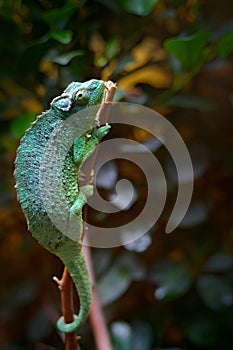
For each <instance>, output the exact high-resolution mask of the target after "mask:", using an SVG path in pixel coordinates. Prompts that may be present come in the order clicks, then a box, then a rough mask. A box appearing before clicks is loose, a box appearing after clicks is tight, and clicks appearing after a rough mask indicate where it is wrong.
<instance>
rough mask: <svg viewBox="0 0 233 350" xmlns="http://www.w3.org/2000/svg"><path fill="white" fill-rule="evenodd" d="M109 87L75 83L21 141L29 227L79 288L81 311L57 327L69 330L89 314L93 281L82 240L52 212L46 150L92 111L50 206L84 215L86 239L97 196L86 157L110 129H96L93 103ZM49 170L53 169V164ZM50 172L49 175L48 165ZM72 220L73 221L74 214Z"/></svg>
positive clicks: (20, 171) (22, 197)
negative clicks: (86, 179) (89, 207)
mask: <svg viewBox="0 0 233 350" xmlns="http://www.w3.org/2000/svg"><path fill="white" fill-rule="evenodd" d="M104 89H105V85H104V82H103V81H102V80H94V79H93V80H90V81H87V82H85V83H79V82H73V83H71V84H70V85H69V86H68V87H67V88H66V89H65V91H64V92H63V93H62V94H61V96H58V97H56V98H54V99H53V101H52V102H51V108H50V109H49V110H48V111H46V112H44V113H42V114H41V115H40V116H38V117H37V119H36V121H35V122H34V123H33V124H32V125H31V127H30V128H29V129H28V130H27V131H26V134H25V136H24V137H23V138H22V140H21V142H20V146H19V148H18V151H17V157H16V162H15V178H16V189H17V195H18V200H19V202H20V203H21V206H22V209H23V212H24V214H25V216H26V219H27V223H28V228H29V230H30V231H31V233H32V235H33V236H34V238H36V239H37V240H38V242H39V243H40V244H41V245H42V246H44V247H45V248H46V249H48V250H49V251H50V252H52V253H54V254H56V255H57V256H58V257H59V258H60V259H61V260H62V261H63V263H64V264H65V266H66V267H67V268H68V270H69V272H70V275H71V277H72V279H73V281H74V283H75V286H76V288H77V291H78V295H79V299H80V309H79V313H78V315H74V322H72V323H69V324H66V323H65V322H64V318H63V317H61V318H60V319H59V320H58V322H57V327H58V328H59V329H60V330H61V331H63V332H67V333H69V332H73V331H74V330H75V329H77V328H78V327H79V325H80V324H81V323H82V322H84V320H85V319H86V318H87V316H88V314H89V310H90V305H91V285H90V281H89V276H88V272H87V268H86V264H85V260H84V257H83V255H82V251H81V250H82V245H81V242H80V240H79V241H78V242H77V241H75V240H73V239H70V238H69V237H68V236H69V235H66V234H64V232H63V233H62V232H61V231H60V230H59V229H58V228H57V226H56V225H55V224H54V223H53V222H52V220H51V216H50V215H48V212H47V210H46V209H47V208H46V206H45V204H44V203H45V201H44V198H43V196H42V194H41V187H40V186H41V184H40V171H41V164H42V163H43V164H46V163H45V162H44V159H43V154H44V153H45V151H46V145H47V144H48V140H49V139H51V135H53V134H54V133H55V131H56V130H57V129H59V127H61V126H62V125H63V124H64V122H65V121H66V120H67V118H68V117H71V116H72V118H75V120H76V124H75V125H76V126H77V128H80V130H82V128H81V126H82V123H83V122H84V121H85V116H86V115H90V114H91V116H90V118H89V119H88V120H87V121H86V123H88V125H89V124H90V127H89V130H88V132H85V133H84V134H82V135H81V134H78V135H81V136H78V137H77V138H76V139H74V142H72V143H73V144H71V147H70V149H69V150H68V152H67V153H66V156H65V159H64V162H63V167H62V169H61V177H62V187H63V190H64V196H62V195H61V197H60V194H59V192H58V193H57V195H56V189H55V195H54V197H52V200H50V208H53V206H52V205H53V203H51V201H52V202H53V200H54V201H55V202H54V206H55V205H56V203H59V202H63V201H65V202H66V203H67V204H68V208H69V210H68V216H69V217H72V216H77V218H79V223H80V224H78V225H77V237H81V235H82V208H83V206H84V204H85V203H86V201H87V197H88V196H90V195H91V194H92V192H93V186H92V185H86V186H83V189H82V188H80V187H79V184H78V175H79V172H80V166H81V165H82V163H83V162H84V160H86V159H87V158H88V157H89V156H90V154H91V153H92V152H93V151H94V149H95V147H96V146H97V144H98V143H99V142H100V140H101V139H102V137H104V136H105V135H106V134H107V133H108V131H109V129H110V126H109V125H104V126H102V127H99V128H97V127H95V126H94V120H95V117H96V113H94V115H92V114H93V107H92V106H96V107H98V108H99V104H100V103H101V102H102V100H103V96H104ZM90 111H91V112H90ZM97 111H98V109H97V110H96V112H97ZM77 112H78V113H77ZM82 118H84V119H82ZM84 130H87V129H84ZM67 135H68V136H67ZM67 135H66V136H65V137H66V138H69V133H68V134H67ZM72 135H73V134H72ZM64 141H65V140H64ZM71 141H72V140H71ZM52 145H53V144H52ZM56 147H58V146H56ZM53 164H55V165H54V166H55V167H56V164H58V165H59V164H60V163H59V150H55V152H54V153H53ZM43 166H44V165H43ZM47 170H48V171H49V166H48V169H47ZM44 171H45V173H46V167H45V169H44ZM51 174H52V175H51ZM50 177H51V178H50V179H49V181H50V183H51V186H52V184H53V181H55V177H56V172H55V173H54V175H53V172H52V173H51V169H50ZM61 208H62V206H61ZM65 215H66V213H63V212H62V211H60V216H61V217H63V216H64V217H65ZM67 221H69V218H68V219H67Z"/></svg>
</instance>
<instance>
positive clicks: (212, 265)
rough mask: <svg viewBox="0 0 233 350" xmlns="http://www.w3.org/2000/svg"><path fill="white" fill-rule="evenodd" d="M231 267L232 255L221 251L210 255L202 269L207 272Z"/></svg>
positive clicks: (230, 268)
mask: <svg viewBox="0 0 233 350" xmlns="http://www.w3.org/2000/svg"><path fill="white" fill-rule="evenodd" d="M232 269H233V257H232V256H231V255H227V254H223V253H217V254H214V255H212V256H211V257H210V258H209V260H208V261H207V262H206V264H205V266H204V270H205V271H207V272H226V271H230V270H232Z"/></svg>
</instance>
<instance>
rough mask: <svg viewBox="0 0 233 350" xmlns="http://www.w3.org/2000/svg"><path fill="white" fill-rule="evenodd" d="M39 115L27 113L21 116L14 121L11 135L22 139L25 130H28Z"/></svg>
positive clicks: (11, 125)
mask: <svg viewBox="0 0 233 350" xmlns="http://www.w3.org/2000/svg"><path fill="white" fill-rule="evenodd" d="M37 115H38V113H25V114H21V115H19V116H18V117H17V118H15V119H14V120H12V122H11V124H10V131H11V133H12V134H13V135H14V136H16V137H17V138H19V139H20V138H21V137H22V136H23V135H24V133H25V130H26V129H28V128H29V126H30V125H31V123H32V122H33V121H34V120H35V118H36V116H37Z"/></svg>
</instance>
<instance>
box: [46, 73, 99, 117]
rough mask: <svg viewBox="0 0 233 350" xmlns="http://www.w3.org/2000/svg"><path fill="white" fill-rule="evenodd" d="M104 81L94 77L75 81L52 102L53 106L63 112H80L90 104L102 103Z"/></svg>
mask: <svg viewBox="0 0 233 350" xmlns="http://www.w3.org/2000/svg"><path fill="white" fill-rule="evenodd" d="M104 89H105V85H104V81H102V80H96V79H92V80H89V81H86V82H85V83H79V82H73V83H71V84H69V85H68V87H67V88H66V89H65V91H64V92H63V93H62V94H61V95H60V96H58V97H55V98H54V99H53V100H52V102H51V108H52V109H53V110H55V111H56V110H57V111H59V113H62V114H64V113H65V114H67V112H68V114H70V113H75V112H78V111H80V110H82V109H84V108H86V107H88V106H94V105H96V104H100V103H101V101H102V99H103V95H104Z"/></svg>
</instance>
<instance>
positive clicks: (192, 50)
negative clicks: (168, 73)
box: [164, 31, 210, 68]
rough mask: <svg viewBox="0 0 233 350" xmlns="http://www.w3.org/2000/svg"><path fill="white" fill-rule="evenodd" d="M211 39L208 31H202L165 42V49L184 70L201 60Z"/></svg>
mask: <svg viewBox="0 0 233 350" xmlns="http://www.w3.org/2000/svg"><path fill="white" fill-rule="evenodd" d="M209 37H210V33H209V32H208V31H200V32H197V33H195V34H193V35H191V36H187V37H174V38H170V39H167V40H166V41H165V43H164V48H165V50H167V51H168V52H169V53H170V54H172V55H174V56H175V57H176V58H177V60H178V61H180V62H181V64H182V66H183V67H184V68H190V67H192V66H193V65H194V64H195V63H196V62H197V60H198V59H199V58H200V56H201V53H202V50H203V48H204V47H205V45H206V44H207V42H208V39H209Z"/></svg>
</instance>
